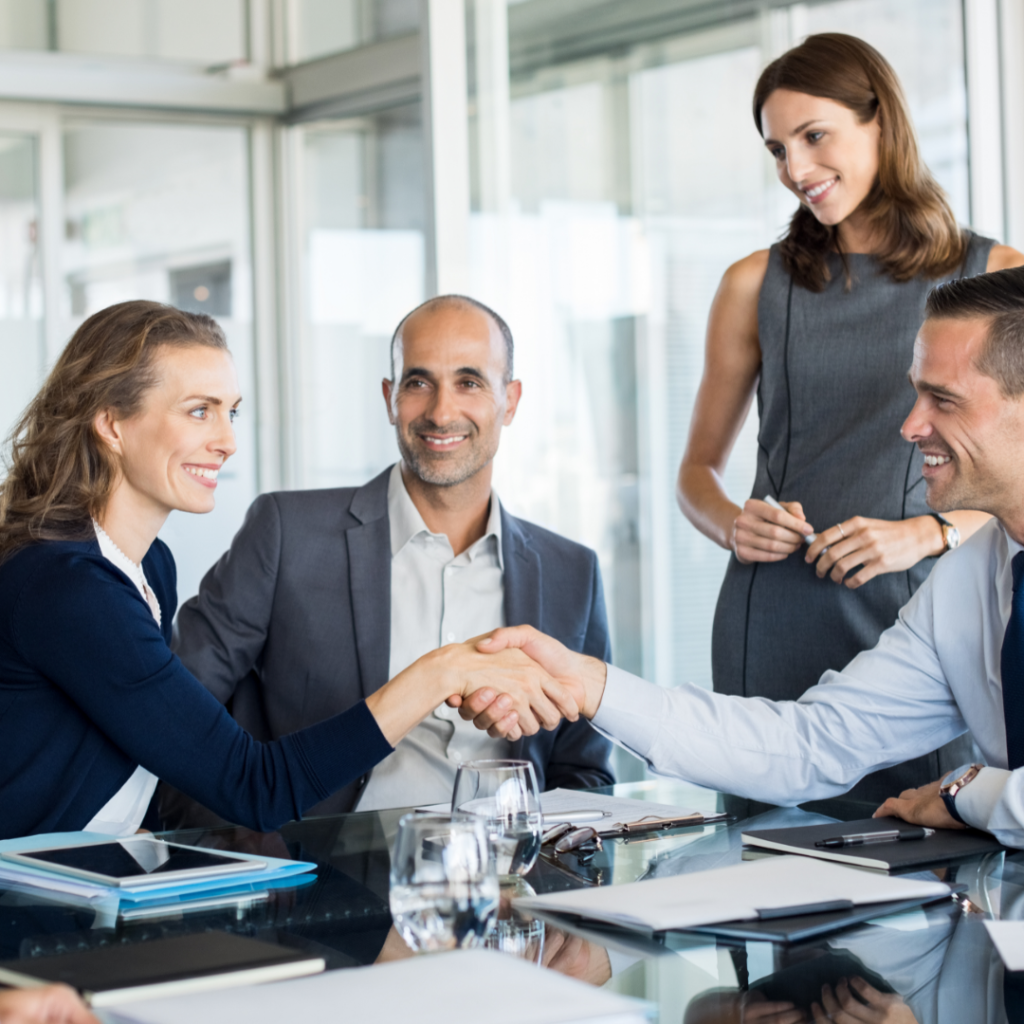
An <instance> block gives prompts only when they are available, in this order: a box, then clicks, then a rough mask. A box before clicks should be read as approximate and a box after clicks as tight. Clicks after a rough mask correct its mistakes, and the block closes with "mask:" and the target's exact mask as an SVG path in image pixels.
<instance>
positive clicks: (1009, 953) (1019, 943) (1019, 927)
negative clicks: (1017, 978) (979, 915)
mask: <svg viewBox="0 0 1024 1024" xmlns="http://www.w3.org/2000/svg"><path fill="white" fill-rule="evenodd" d="M985 927H986V928H987V929H988V937H989V938H990V939H991V940H992V945H993V946H995V947H996V949H997V950H998V952H999V955H1000V957H1002V960H1003V963H1004V964H1005V965H1006V969H1007V970H1008V971H1024V921H986V922H985Z"/></svg>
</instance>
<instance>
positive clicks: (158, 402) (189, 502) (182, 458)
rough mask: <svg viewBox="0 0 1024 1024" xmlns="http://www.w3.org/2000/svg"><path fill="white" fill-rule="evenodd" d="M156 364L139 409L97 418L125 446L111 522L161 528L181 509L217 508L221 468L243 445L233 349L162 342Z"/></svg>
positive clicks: (114, 442)
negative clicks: (152, 381)
mask: <svg viewBox="0 0 1024 1024" xmlns="http://www.w3.org/2000/svg"><path fill="white" fill-rule="evenodd" d="M152 367H153V370H154V377H155V380H156V383H155V384H154V386H153V387H151V388H150V389H149V390H148V391H147V392H146V394H145V396H144V398H143V403H142V408H141V409H140V410H139V411H138V412H137V413H136V414H135V415H134V416H131V417H129V418H127V419H121V420H118V419H115V418H113V417H112V415H111V414H110V413H109V412H104V413H101V414H100V415H99V416H98V417H97V419H96V423H95V429H96V432H97V433H98V434H99V435H100V436H101V437H102V438H103V439H104V440H105V441H106V442H107V444H109V445H110V447H111V448H112V449H113V450H114V452H115V453H116V454H117V456H118V462H119V465H120V471H121V478H120V480H119V481H118V483H117V485H116V486H115V488H114V492H113V493H112V495H111V498H110V501H109V503H108V507H107V511H106V512H105V514H104V517H103V523H104V528H106V521H107V518H108V517H111V516H112V517H114V518H116V519H119V520H121V521H123V522H128V523H140V524H141V523H149V522H152V523H156V524H157V529H159V525H160V524H162V522H163V520H164V519H166V517H167V515H168V514H169V513H170V512H171V511H173V510H175V509H179V510H181V511H184V512H210V511H212V510H213V507H214V504H215V500H216V499H215V497H214V495H215V492H216V488H217V476H218V474H219V472H220V469H221V467H222V466H223V465H224V462H225V461H226V460H227V459H228V458H229V457H230V456H231V455H232V454H233V453H234V451H235V431H234V427H233V426H232V424H233V422H234V419H235V416H236V414H237V411H238V405H239V403H240V402H241V400H242V399H241V396H240V395H239V392H238V378H237V375H236V373H235V364H234V360H233V359H232V358H231V354H230V353H229V352H228V351H227V350H225V349H216V348H210V347H207V346H203V345H187V346H184V347H177V346H162V347H161V348H160V349H159V350H158V351H157V352H156V353H155V354H154V356H153V362H152ZM153 532H154V533H155V532H156V530H154V531H153ZM122 546H123V545H122Z"/></svg>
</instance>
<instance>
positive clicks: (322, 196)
mask: <svg viewBox="0 0 1024 1024" xmlns="http://www.w3.org/2000/svg"><path fill="white" fill-rule="evenodd" d="M293 131H294V132H295V139H294V142H295V145H294V147H293V150H292V152H293V154H294V157H295V160H296V162H297V173H296V180H297V181H299V182H300V183H301V186H300V189H299V200H298V205H299V208H300V210H301V213H300V217H299V220H300V232H299V234H300V237H299V239H298V249H299V265H300V273H299V278H300V285H299V287H300V288H301V325H300V338H299V339H297V340H298V344H297V346H296V349H297V351H296V353H295V356H296V360H297V363H298V367H297V376H298V388H297V391H296V398H295V402H296V406H295V421H294V427H295V428H296V430H297V432H298V436H299V445H298V447H299V451H300V456H299V457H300V465H299V467H298V471H297V472H296V473H295V474H294V477H295V482H296V484H297V485H298V486H304V487H337V486H350V485H356V484H361V483H363V482H365V481H366V480H368V479H370V478H371V477H372V476H374V475H376V474H377V473H378V472H380V471H381V470H382V469H383V468H384V467H385V466H387V465H388V463H390V462H392V461H394V459H395V458H396V457H397V448H396V445H395V441H394V433H393V430H392V428H391V427H390V425H389V424H388V420H387V415H386V412H385V408H384V402H383V399H382V397H381V390H380V382H381V380H382V379H383V378H384V377H385V376H389V375H390V361H389V354H388V351H389V345H388V343H389V341H390V338H391V334H392V332H393V331H394V329H395V326H396V325H397V324H398V321H399V320H400V319H401V318H402V317H403V316H404V315H405V314H406V313H407V312H409V310H410V309H412V308H413V307H414V306H416V305H418V304H419V303H420V302H422V301H423V299H424V298H425V293H424V241H423V232H424V222H425V186H424V180H423V129H422V123H421V119H420V110H419V106H418V105H416V106H412V107H406V108H398V109H396V110H391V111H387V112H385V113H382V114H378V115H376V116H373V117H366V118H360V119H358V120H353V121H346V122H341V123H332V124H324V125H314V126H308V127H303V128H298V129H294V130H293Z"/></svg>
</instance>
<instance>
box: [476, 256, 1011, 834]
mask: <svg viewBox="0 0 1024 1024" xmlns="http://www.w3.org/2000/svg"><path fill="white" fill-rule="evenodd" d="M926 317H927V319H926V320H925V323H924V325H923V326H922V328H921V331H920V334H919V335H918V338H917V342H916V344H915V347H914V362H913V365H912V367H911V370H910V380H911V383H912V384H913V385H914V388H915V390H916V391H917V395H918V398H917V402H916V404H915V405H914V408H913V410H912V411H911V413H910V415H909V416H908V417H907V419H906V422H905V423H904V424H903V428H902V433H903V436H904V437H905V438H906V439H907V440H908V441H911V442H913V443H915V444H917V445H918V447H919V448H920V449H921V451H922V452H923V453H924V456H925V467H924V477H925V481H926V485H927V488H928V491H927V500H928V504H929V505H930V506H931V507H932V508H934V509H941V510H943V511H946V510H952V509H980V510H982V511H985V512H989V513H991V514H992V516H993V517H994V518H993V520H992V521H991V522H990V523H988V524H987V525H986V526H984V527H983V528H982V529H981V530H980V531H979V532H978V533H977V534H975V536H974V537H972V538H971V540H970V541H968V542H967V543H966V544H965V545H963V546H962V547H959V548H957V549H955V550H951V551H950V552H949V553H948V554H946V555H944V556H943V557H942V558H941V559H940V560H939V562H938V563H937V565H936V566H935V569H934V570H933V571H932V574H931V576H930V577H929V578H928V580H927V581H926V582H925V584H924V585H923V586H922V587H921V588H920V590H919V591H918V592H917V593H916V594H915V596H914V597H913V598H912V599H911V600H910V601H909V602H908V603H907V604H906V605H905V606H904V607H903V609H902V610H901V611H900V614H899V618H898V620H897V622H896V624H895V625H894V626H892V627H891V628H890V629H888V630H887V631H886V632H885V633H883V634H882V637H881V639H880V640H879V643H878V645H877V646H876V647H875V648H874V649H872V650H870V651H865V652H863V653H862V654H859V655H858V656H857V657H856V658H854V659H853V661H851V662H850V664H849V665H847V666H846V668H845V669H843V670H842V671H841V672H834V671H830V672H826V673H825V675H824V676H822V678H821V681H820V682H819V683H818V684H817V685H816V686H814V687H812V688H811V689H809V690H808V691H807V692H806V693H805V694H804V695H803V696H802V697H801V698H800V699H799V700H797V701H780V702H772V701H768V700H763V699H760V698H743V697H731V696H725V695H722V694H717V693H710V692H708V691H706V690H703V689H700V688H699V687H696V686H692V685H685V686H680V687H678V688H676V689H662V688H661V687H658V686H655V685H652V684H651V683H647V682H644V681H643V680H641V679H638V678H636V677H635V676H631V675H629V674H628V673H626V672H623V671H621V670H619V669H616V668H614V667H612V666H606V665H605V664H604V663H603V662H601V661H598V660H597V659H595V658H584V657H580V656H579V655H576V654H571V653H569V652H566V651H564V649H563V648H561V646H560V645H558V644H555V643H554V642H552V641H551V640H549V639H548V638H546V637H543V636H542V635H541V634H539V633H537V632H536V631H533V630H530V629H527V628H520V629H505V630H499V631H498V632H497V633H496V634H495V635H494V637H493V638H492V639H491V640H490V641H488V646H487V647H486V648H483V649H491V650H496V649H500V648H501V647H503V646H505V645H506V644H514V645H515V646H520V647H523V648H524V649H525V650H526V652H527V653H528V654H529V655H530V656H531V657H533V658H535V659H536V660H537V661H538V662H540V663H541V664H542V665H544V667H545V668H547V669H548V671H550V672H551V673H552V674H553V675H556V676H558V677H560V678H561V679H562V680H563V681H564V682H566V683H567V684H569V685H570V686H571V687H572V689H573V694H574V697H575V700H576V703H577V705H578V707H579V709H580V711H581V713H582V714H583V715H584V716H585V717H587V718H590V719H591V720H592V721H593V724H594V725H595V726H597V727H598V728H599V729H600V730H601V731H602V732H604V733H605V734H607V735H608V736H610V737H612V738H613V739H615V740H616V741H618V742H619V743H621V744H622V745H623V746H625V747H626V748H628V749H629V750H632V751H633V752H634V753H635V754H637V755H638V756H639V757H642V758H643V759H644V760H645V761H647V763H648V764H649V765H650V766H651V767H652V768H653V769H654V770H655V771H657V772H659V773H661V774H666V775H673V776H677V777H680V778H685V779H688V780H690V781H692V782H696V783H699V784H701V785H705V786H710V787H713V788H716V789H719V790H724V791H727V792H731V793H736V794H740V795H744V796H747V797H751V798H754V799H760V800H765V801H769V802H773V803H783V804H796V803H801V802H803V801H807V800H813V799H819V798H823V797H827V796H832V795H836V794H839V793H843V792H846V791H847V790H848V789H849V788H850V787H851V786H853V784H854V783H856V782H857V780H858V779H860V778H862V777H863V776H864V775H866V774H867V773H868V772H870V771H874V770H875V769H878V768H883V767H888V766H889V765H894V764H899V763H900V762H902V761H906V760H907V759H909V758H911V757H916V756H917V755H919V754H922V753H925V752H927V751H929V750H933V749H935V748H936V747H938V746H940V745H942V744H943V743H947V742H949V741H950V740H951V739H953V738H955V737H956V736H959V735H961V734H962V733H964V732H965V731H966V730H968V729H969V730H970V731H971V733H972V734H973V736H974V738H975V740H976V742H977V744H978V745H979V747H980V749H981V752H982V755H983V759H984V766H971V765H965V766H964V767H963V769H957V770H956V771H954V772H951V773H950V774H949V775H948V776H946V777H945V779H940V780H936V781H935V782H933V783H931V784H930V785H927V786H924V787H922V788H920V789H916V790H907V791H906V792H904V793H902V794H901V795H900V796H898V797H896V796H894V797H892V798H890V799H889V800H887V801H886V802H885V803H884V804H883V805H882V807H880V808H879V809H878V811H877V812H876V814H877V815H893V816H897V817H900V818H903V819H905V820H906V821H911V822H915V823H918V824H922V825H929V826H939V827H945V828H957V827H962V826H963V824H967V825H972V826H975V827H977V828H981V829H985V830H986V831H989V832H991V833H993V834H994V835H995V836H996V837H997V838H998V839H999V840H1000V841H1001V842H1003V843H1005V844H1006V845H1009V846H1017V847H1024V555H1021V552H1022V550H1024V268H1016V269H1012V270H1002V271H998V272H996V273H992V274H983V275H980V276H978V277H975V278H969V279H962V280H958V281H953V282H950V283H949V284H945V285H942V286H941V287H939V288H936V289H935V290H934V291H933V292H932V294H931V296H930V297H929V301H928V307H927V313H926ZM836 547H839V545H838V544H837V545H836ZM1018 556H1019V557H1018ZM1015 561H1016V564H1015ZM1015 576H1016V577H1017V582H1018V583H1020V584H1021V586H1020V588H1019V590H1020V595H1019V598H1018V600H1017V601H1016V605H1017V607H1015V601H1014V591H1015V586H1014V583H1015V580H1014V577H1015ZM475 696H477V695H475ZM486 698H487V695H486V694H481V695H478V696H477V699H476V700H475V701H471V702H470V703H469V706H467V707H465V708H462V709H461V713H462V714H463V716H464V717H469V716H472V715H474V714H475V715H476V716H477V718H476V723H477V725H478V726H480V727H483V728H487V727H495V728H497V729H501V728H505V727H507V725H508V724H509V723H510V721H512V718H511V716H508V715H506V716H505V717H504V718H500V717H499V714H500V713H499V712H498V711H497V710H491V709H490V708H489V707H487V706H486V705H485V701H486ZM574 710H575V709H573V708H567V709H566V711H567V712H568V713H569V714H570V715H571V714H573V713H574ZM495 723H497V725H495ZM1008 723H1009V725H1008ZM1008 739H1009V743H1008ZM943 782H945V783H947V787H949V788H947V790H946V792H945V793H943V792H941V791H940V786H941V784H942V783H943Z"/></svg>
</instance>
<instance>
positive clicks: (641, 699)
mask: <svg viewBox="0 0 1024 1024" xmlns="http://www.w3.org/2000/svg"><path fill="white" fill-rule="evenodd" d="M665 713H666V709H665V691H664V690H663V689H661V687H660V686H655V685H654V684H653V683H649V682H647V680H645V679H641V678H640V677H639V676H634V675H631V674H630V673H629V672H625V671H624V670H623V669H621V668H616V667H615V666H614V665H609V666H608V676H607V678H606V680H605V684H604V695H603V696H602V697H601V706H600V707H599V708H598V709H597V714H596V715H594V717H593V719H592V720H591V721H592V723H593V725H594V727H595V728H597V729H598V730H600V731H601V732H603V733H604V734H605V735H606V736H608V737H609V738H611V739H613V740H615V741H616V742H617V743H621V744H622V745H623V746H624V747H626V748H627V749H628V750H631V751H632V752H633V753H634V754H636V755H637V756H638V757H641V758H643V759H644V760H645V761H647V763H648V764H650V763H651V752H652V749H653V747H654V745H655V742H656V741H657V739H658V733H659V730H660V728H661V722H662V720H663V718H664V716H665Z"/></svg>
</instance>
